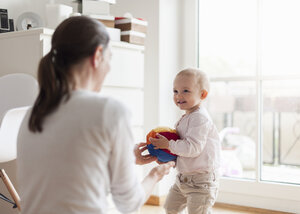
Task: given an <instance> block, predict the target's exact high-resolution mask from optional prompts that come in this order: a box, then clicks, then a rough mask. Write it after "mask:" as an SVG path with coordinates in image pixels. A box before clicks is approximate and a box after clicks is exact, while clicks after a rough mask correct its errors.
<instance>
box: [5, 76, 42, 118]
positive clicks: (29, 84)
mask: <svg viewBox="0 0 300 214" xmlns="http://www.w3.org/2000/svg"><path fill="white" fill-rule="evenodd" d="M38 91H39V88H38V83H37V81H36V79H35V78H34V77H33V76H30V75H28V74H22V73H15V74H8V75H5V76H2V77H0V123H1V121H2V119H3V116H4V114H5V113H6V112H7V111H8V110H9V109H12V108H17V107H22V106H30V105H33V103H34V101H35V99H36V97H37V94H38Z"/></svg>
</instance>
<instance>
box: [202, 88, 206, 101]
mask: <svg viewBox="0 0 300 214" xmlns="http://www.w3.org/2000/svg"><path fill="white" fill-rule="evenodd" d="M207 95H208V92H207V91H206V90H205V89H203V90H202V92H201V100H204V99H205V98H206V97H207Z"/></svg>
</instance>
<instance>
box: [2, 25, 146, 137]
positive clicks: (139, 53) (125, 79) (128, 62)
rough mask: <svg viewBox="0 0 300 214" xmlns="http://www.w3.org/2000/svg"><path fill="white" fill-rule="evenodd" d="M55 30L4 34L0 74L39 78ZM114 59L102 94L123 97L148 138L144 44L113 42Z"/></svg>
mask: <svg viewBox="0 0 300 214" xmlns="http://www.w3.org/2000/svg"><path fill="white" fill-rule="evenodd" d="M53 32H54V31H53V30H51V29H47V28H36V29H30V30H27V31H16V32H10V33H3V34H0V65H1V69H0V76H3V75H6V74H11V73H26V74H30V75H32V76H33V77H35V78H36V77H37V68H38V63H39V60H40V59H41V58H42V57H43V56H44V55H45V54H47V53H48V52H49V51H50V49H51V37H52V34H53ZM111 47H112V61H111V71H110V73H109V74H108V76H107V78H106V80H105V82H104V87H103V89H102V93H103V94H105V95H110V96H113V97H115V98H117V99H119V100H121V101H122V102H123V103H124V104H125V105H126V106H128V107H129V109H130V110H131V111H132V113H134V114H133V126H134V134H135V137H136V140H137V141H140V140H144V139H143V138H142V135H143V124H144V121H143V118H144V117H143V111H144V47H143V46H138V45H133V44H129V43H126V42H114V41H112V42H111Z"/></svg>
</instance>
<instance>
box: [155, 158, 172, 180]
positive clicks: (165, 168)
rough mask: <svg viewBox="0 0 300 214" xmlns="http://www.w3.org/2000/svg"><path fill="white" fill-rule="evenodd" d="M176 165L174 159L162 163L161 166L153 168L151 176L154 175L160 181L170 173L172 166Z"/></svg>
mask: <svg viewBox="0 0 300 214" xmlns="http://www.w3.org/2000/svg"><path fill="white" fill-rule="evenodd" d="M174 166H175V162H174V161H169V162H167V163H163V164H160V165H159V166H157V167H155V168H153V169H152V170H151V171H150V173H149V176H151V177H154V178H155V179H156V180H157V181H160V180H161V179H162V178H163V177H164V176H165V175H167V174H169V172H170V168H171V167H174Z"/></svg>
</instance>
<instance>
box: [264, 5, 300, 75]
mask: <svg viewBox="0 0 300 214" xmlns="http://www.w3.org/2000/svg"><path fill="white" fill-rule="evenodd" d="M262 2H263V13H262V14H263V17H262V23H263V25H262V73H263V75H278V74H281V75H282V74H284V75H287V74H288V75H294V74H299V70H300V60H299V59H300V39H299V38H300V28H299V25H300V13H299V11H300V1H299V0H264V1H262Z"/></svg>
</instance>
